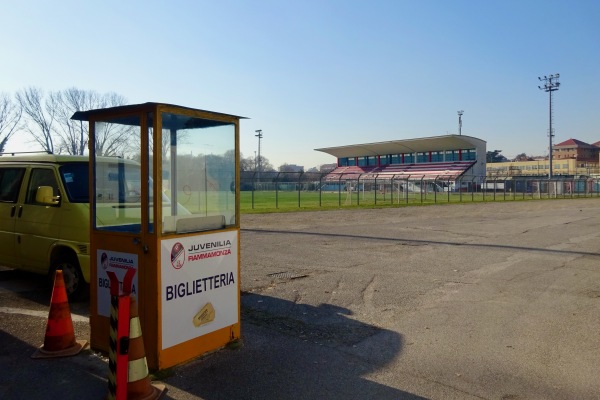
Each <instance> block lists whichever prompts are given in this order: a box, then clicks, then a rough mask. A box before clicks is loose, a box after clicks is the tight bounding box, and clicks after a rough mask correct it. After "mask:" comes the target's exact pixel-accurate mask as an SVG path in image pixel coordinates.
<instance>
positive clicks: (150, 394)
mask: <svg viewBox="0 0 600 400" xmlns="http://www.w3.org/2000/svg"><path fill="white" fill-rule="evenodd" d="M130 298H131V310H130V320H129V364H128V366H127V371H128V372H127V399H128V400H154V399H159V398H160V397H161V396H162V395H163V393H164V392H165V391H166V387H165V385H160V384H151V383H150V376H149V375H148V363H147V362H146V352H145V350H144V339H143V337H142V327H141V325H140V318H139V315H138V308H137V303H136V301H135V297H133V296H131V297H130Z"/></svg>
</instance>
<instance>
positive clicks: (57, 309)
mask: <svg viewBox="0 0 600 400" xmlns="http://www.w3.org/2000/svg"><path fill="white" fill-rule="evenodd" d="M86 344H87V340H75V332H74V330H73V320H72V319H71V310H70V308H69V301H68V299H67V289H66V288H65V280H64V278H63V272H62V271H61V270H57V271H56V275H55V276H54V288H53V289H52V299H51V300H50V313H49V314H48V323H47V324H46V334H45V336H44V344H43V345H42V346H40V348H39V349H37V351H36V352H35V353H33V354H32V356H31V358H52V357H67V356H74V355H76V354H78V353H79V352H80V351H81V349H83V348H84V347H85V345H86Z"/></svg>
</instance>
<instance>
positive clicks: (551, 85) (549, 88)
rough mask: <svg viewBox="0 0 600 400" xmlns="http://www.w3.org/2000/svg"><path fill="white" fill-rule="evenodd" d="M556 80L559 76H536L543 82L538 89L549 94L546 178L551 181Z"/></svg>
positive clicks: (557, 83) (558, 84) (557, 82)
mask: <svg viewBox="0 0 600 400" xmlns="http://www.w3.org/2000/svg"><path fill="white" fill-rule="evenodd" d="M558 78H560V74H554V75H550V76H545V75H544V77H543V78H541V77H539V76H538V80H540V81H543V82H544V86H538V89H540V90H543V91H545V92H548V94H549V99H550V103H549V113H548V114H549V115H548V119H549V124H548V125H549V130H550V131H549V132H548V138H549V139H550V147H549V149H548V154H549V155H548V160H549V161H550V165H549V170H548V178H549V179H551V178H552V137H553V136H554V131H553V130H552V92H554V91H556V90H558V87H559V86H560V82H559V81H558Z"/></svg>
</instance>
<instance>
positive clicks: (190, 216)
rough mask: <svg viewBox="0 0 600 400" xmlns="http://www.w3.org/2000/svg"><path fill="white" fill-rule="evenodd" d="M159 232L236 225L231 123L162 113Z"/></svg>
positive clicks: (232, 125) (233, 129)
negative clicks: (162, 202)
mask: <svg viewBox="0 0 600 400" xmlns="http://www.w3.org/2000/svg"><path fill="white" fill-rule="evenodd" d="M161 117H162V140H161V145H162V149H161V152H162V180H161V190H162V193H164V194H165V196H166V197H167V201H168V203H167V204H163V211H162V232H163V233H173V232H177V233H184V232H199V231H208V230H218V229H223V228H225V227H227V226H233V225H235V221H236V218H235V209H236V207H235V205H236V198H235V195H236V193H235V177H236V170H235V162H236V152H235V124H233V123H228V122H221V121H214V120H207V119H202V118H197V117H190V116H185V115H176V114H169V113H163V114H162V115H161ZM163 201H164V200H163Z"/></svg>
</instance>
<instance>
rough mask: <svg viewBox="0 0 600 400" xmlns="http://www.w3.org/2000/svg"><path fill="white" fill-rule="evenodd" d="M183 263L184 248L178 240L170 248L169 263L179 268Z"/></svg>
mask: <svg viewBox="0 0 600 400" xmlns="http://www.w3.org/2000/svg"><path fill="white" fill-rule="evenodd" d="M184 263H185V249H184V248H183V245H182V244H181V243H179V242H177V243H175V244H174V245H173V248H172V249H171V265H172V266H173V268H175V269H180V268H181V267H183V264H184Z"/></svg>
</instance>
